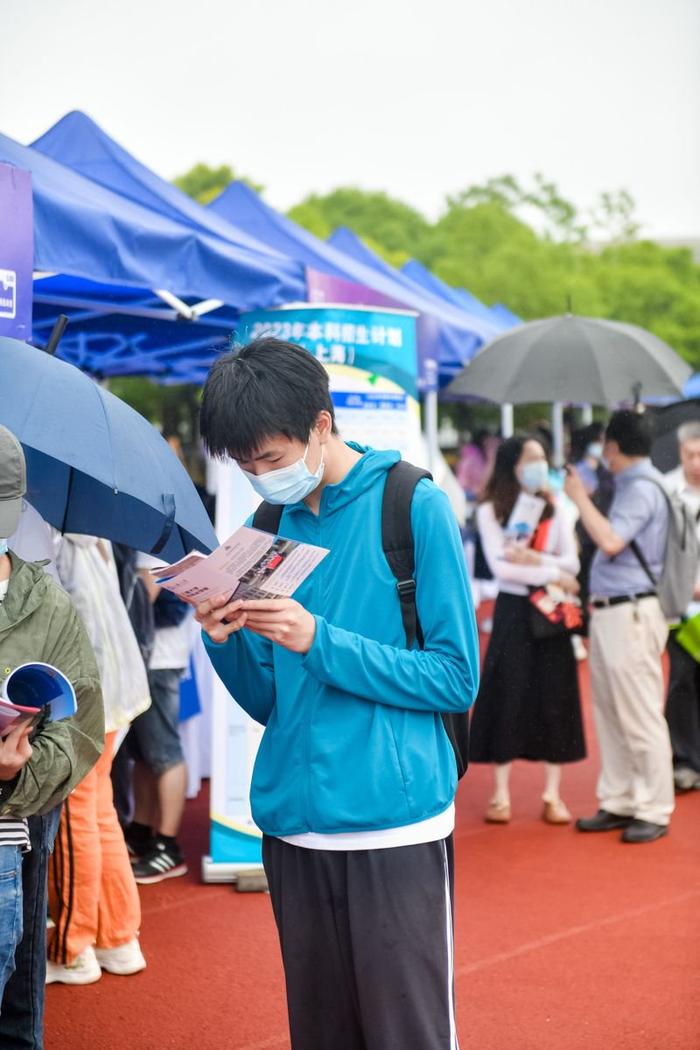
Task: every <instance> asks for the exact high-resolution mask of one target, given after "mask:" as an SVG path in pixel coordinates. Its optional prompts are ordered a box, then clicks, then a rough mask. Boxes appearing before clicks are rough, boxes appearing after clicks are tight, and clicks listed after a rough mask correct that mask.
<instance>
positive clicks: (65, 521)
mask: <svg viewBox="0 0 700 1050" xmlns="http://www.w3.org/2000/svg"><path fill="white" fill-rule="evenodd" d="M0 423H2V424H3V425H4V426H6V427H7V428H8V429H9V430H11V431H12V432H13V434H15V435H16V436H17V438H18V439H19V440H20V441H21V443H22V446H23V448H24V452H25V456H26V458H27V499H28V500H29V502H30V503H32V504H33V506H35V507H36V509H37V510H38V511H39V513H40V514H41V515H42V517H44V518H45V519H46V520H47V521H48V522H50V523H51V524H52V525H54V526H55V527H56V528H57V529H60V530H61V531H62V532H80V533H86V534H88V535H92V536H103V537H104V538H105V539H109V540H115V541H117V542H119V543H125V544H127V545H128V546H130V547H134V548H136V549H137V550H142V551H146V552H151V553H153V554H158V555H159V557H161V558H164V559H165V560H167V561H174V560H176V559H178V558H181V557H182V556H183V555H184V554H186V553H187V552H188V551H190V550H192V549H193V548H197V549H198V550H202V551H204V552H205V553H208V552H209V551H210V550H213V548H214V547H216V545H217V540H216V536H215V534H214V530H213V529H212V527H211V523H210V521H209V518H208V516H207V513H206V511H205V509H204V505H203V504H202V501H201V500H200V498H199V496H198V495H197V490H196V489H195V487H194V485H193V484H192V481H191V480H190V478H189V476H188V474H187V471H186V470H185V468H184V467H183V466H182V464H181V463H180V461H179V460H178V458H177V456H176V455H175V453H174V452H173V451H172V449H171V448H170V446H169V445H168V443H167V442H166V441H164V440H163V438H162V437H161V436H160V434H159V433H158V431H157V430H156V429H155V427H153V426H151V424H150V423H149V422H148V421H147V420H145V419H144V418H143V416H141V415H139V413H138V412H136V411H134V409H133V408H130V407H129V405H127V404H125V403H124V402H123V401H120V400H119V398H118V397H115V396H114V395H113V394H110V393H108V392H107V391H106V390H103V389H102V388H101V387H100V386H98V385H97V383H95V382H94V381H93V380H92V379H90V378H89V376H87V375H85V374H84V373H83V372H81V371H79V369H77V368H75V367H74V366H73V365H70V364H68V363H66V362H65V361H59V360H57V359H56V358H54V357H51V355H50V354H47V353H45V352H44V351H43V350H37V349H36V348H35V347H32V346H28V345H27V344H26V343H21V342H19V341H18V340H17V339H6V338H0Z"/></svg>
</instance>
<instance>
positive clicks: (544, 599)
mask: <svg viewBox="0 0 700 1050" xmlns="http://www.w3.org/2000/svg"><path fill="white" fill-rule="evenodd" d="M528 599H529V603H530V604H529V610H528V612H529V618H530V633H531V634H532V637H533V638H534V639H535V641H537V642H539V641H544V640H546V639H548V638H559V637H561V636H563V635H567V634H574V633H575V632H576V631H578V630H579V629H580V628H581V627H582V626H583V609H582V608H581V603H580V602H579V601H578V599H576V598H569V597H568V596H567V598H566V600H564V601H562V600H561V598H560V597H559V593H557V591H556V590H554V588H552V587H551V585H549V586H547V587H531V588H530V594H529V596H528Z"/></svg>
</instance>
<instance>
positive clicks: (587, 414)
mask: <svg viewBox="0 0 700 1050" xmlns="http://www.w3.org/2000/svg"><path fill="white" fill-rule="evenodd" d="M592 422H593V405H581V426H583V427H588V426H590V425H591V423H592Z"/></svg>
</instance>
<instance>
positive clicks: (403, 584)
mask: <svg viewBox="0 0 700 1050" xmlns="http://www.w3.org/2000/svg"><path fill="white" fill-rule="evenodd" d="M396 590H397V591H398V592H399V597H400V598H402V599H403V598H410V597H411V595H413V594H415V593H416V581H415V580H414V579H413V577H412V576H410V577H409V578H408V579H407V580H399V581H398V582H397V584H396Z"/></svg>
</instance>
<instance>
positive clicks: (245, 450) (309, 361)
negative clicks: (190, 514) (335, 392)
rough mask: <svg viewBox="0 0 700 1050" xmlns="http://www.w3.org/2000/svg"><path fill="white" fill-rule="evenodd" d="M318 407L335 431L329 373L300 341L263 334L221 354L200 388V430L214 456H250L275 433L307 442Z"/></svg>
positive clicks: (205, 444)
mask: <svg viewBox="0 0 700 1050" xmlns="http://www.w3.org/2000/svg"><path fill="white" fill-rule="evenodd" d="M319 412H329V413H330V416H331V419H332V421H333V433H334V434H336V433H337V429H336V425H335V415H334V412H333V402H332V401H331V396H330V393H329V390H328V373H327V372H326V370H325V368H324V367H323V365H322V364H321V362H320V361H318V360H317V359H316V358H315V357H314V356H313V354H311V353H309V351H308V350H304V349H303V348H302V347H301V346H297V345H296V343H287V342H285V341H284V340H282V339H273V338H271V337H263V338H261V339H255V340H253V342H252V343H248V345H247V346H244V347H240V348H239V349H237V350H234V351H233V353H230V354H226V355H225V356H224V357H221V358H219V360H218V361H216V362H215V364H214V365H213V367H212V368H211V370H210V372H209V375H208V376H207V380H206V383H205V384H204V390H203V393H202V407H201V409H200V414H199V429H200V433H201V435H202V442H203V444H204V447H205V449H206V450H207V452H209V453H210V455H212V456H215V457H217V458H218V459H223V458H224V457H226V456H231V457H232V458H233V459H240V460H246V459H250V457H251V455H253V454H254V453H255V452H256V450H257V449H259V448H260V446H261V445H262V443H263V442H264V441H265V440H266V439H269V438H271V437H274V436H275V435H276V434H283V435H284V437H286V438H289V439H290V440H291V439H296V440H298V441H303V442H306V441H308V439H309V434H310V433H311V431H312V430H313V428H314V426H315V424H316V420H317V419H318V414H319Z"/></svg>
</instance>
